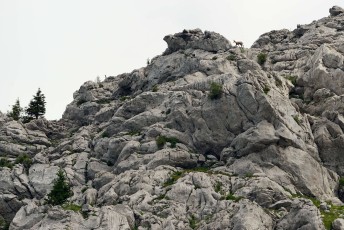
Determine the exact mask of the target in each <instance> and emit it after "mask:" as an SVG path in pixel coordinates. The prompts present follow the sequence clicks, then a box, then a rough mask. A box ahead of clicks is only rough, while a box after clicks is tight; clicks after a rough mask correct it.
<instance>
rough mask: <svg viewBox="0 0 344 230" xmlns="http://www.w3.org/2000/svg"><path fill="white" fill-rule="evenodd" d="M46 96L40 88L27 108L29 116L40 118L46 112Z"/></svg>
mask: <svg viewBox="0 0 344 230" xmlns="http://www.w3.org/2000/svg"><path fill="white" fill-rule="evenodd" d="M45 104H46V102H45V96H44V94H42V91H41V89H40V88H38V91H37V93H36V95H35V96H33V99H32V100H31V101H30V103H29V106H28V108H27V109H26V113H27V115H28V117H31V118H35V119H38V118H39V117H41V116H43V115H44V114H45Z"/></svg>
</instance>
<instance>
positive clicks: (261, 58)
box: [257, 53, 268, 66]
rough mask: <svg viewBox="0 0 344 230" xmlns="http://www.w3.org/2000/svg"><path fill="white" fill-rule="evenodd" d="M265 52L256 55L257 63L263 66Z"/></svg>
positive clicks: (265, 56)
mask: <svg viewBox="0 0 344 230" xmlns="http://www.w3.org/2000/svg"><path fill="white" fill-rule="evenodd" d="M267 56H268V55H267V54H266V53H259V54H258V55H257V61H258V64H259V65H261V66H263V65H264V64H265V62H266V58H267Z"/></svg>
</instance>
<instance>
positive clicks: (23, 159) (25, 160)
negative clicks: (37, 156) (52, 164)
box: [15, 153, 32, 169]
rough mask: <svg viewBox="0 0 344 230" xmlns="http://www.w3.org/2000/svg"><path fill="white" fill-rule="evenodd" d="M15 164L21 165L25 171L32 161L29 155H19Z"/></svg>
mask: <svg viewBox="0 0 344 230" xmlns="http://www.w3.org/2000/svg"><path fill="white" fill-rule="evenodd" d="M15 163H16V164H23V166H24V168H26V169H29V168H30V167H31V164H32V160H31V158H30V156H29V155H27V154H26V153H24V154H20V155H19V156H18V157H17V159H16V161H15Z"/></svg>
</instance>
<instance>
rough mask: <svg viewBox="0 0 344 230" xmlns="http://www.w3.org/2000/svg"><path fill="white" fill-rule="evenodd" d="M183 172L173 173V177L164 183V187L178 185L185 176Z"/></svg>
mask: <svg viewBox="0 0 344 230" xmlns="http://www.w3.org/2000/svg"><path fill="white" fill-rule="evenodd" d="M183 174H184V173H183V172H182V171H176V172H174V173H172V175H171V177H170V178H168V179H167V181H166V182H165V183H164V185H163V187H167V186H170V185H173V184H174V183H176V181H177V180H178V179H179V178H181V177H182V176H183Z"/></svg>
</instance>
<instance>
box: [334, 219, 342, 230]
mask: <svg viewBox="0 0 344 230" xmlns="http://www.w3.org/2000/svg"><path fill="white" fill-rule="evenodd" d="M332 229H333V230H343V229H344V219H342V218H338V219H335V220H334V221H333V222H332Z"/></svg>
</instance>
